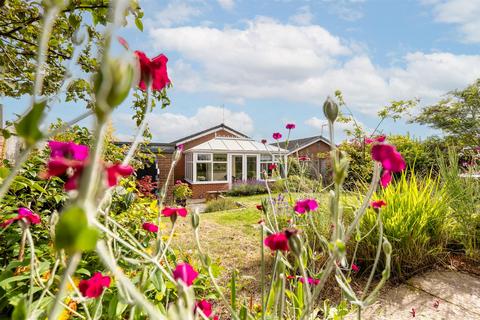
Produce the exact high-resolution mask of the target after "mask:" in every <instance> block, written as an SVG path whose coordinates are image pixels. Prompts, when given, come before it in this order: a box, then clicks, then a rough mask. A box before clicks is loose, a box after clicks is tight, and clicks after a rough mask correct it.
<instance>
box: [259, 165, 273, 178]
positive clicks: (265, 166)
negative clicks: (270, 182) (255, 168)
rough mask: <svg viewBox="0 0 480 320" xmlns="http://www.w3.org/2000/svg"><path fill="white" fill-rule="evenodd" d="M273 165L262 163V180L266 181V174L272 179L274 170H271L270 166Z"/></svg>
mask: <svg viewBox="0 0 480 320" xmlns="http://www.w3.org/2000/svg"><path fill="white" fill-rule="evenodd" d="M271 164H272V163H271V162H270V163H260V179H265V172H266V173H267V177H268V178H269V179H270V178H271V177H272V170H270V168H269V167H270V165H271Z"/></svg>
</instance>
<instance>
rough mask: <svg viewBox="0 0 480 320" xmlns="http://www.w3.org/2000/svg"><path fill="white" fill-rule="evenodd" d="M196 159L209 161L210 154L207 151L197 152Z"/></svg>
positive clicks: (210, 158)
mask: <svg viewBox="0 0 480 320" xmlns="http://www.w3.org/2000/svg"><path fill="white" fill-rule="evenodd" d="M197 160H198V161H210V160H212V155H211V154H208V153H199V154H197Z"/></svg>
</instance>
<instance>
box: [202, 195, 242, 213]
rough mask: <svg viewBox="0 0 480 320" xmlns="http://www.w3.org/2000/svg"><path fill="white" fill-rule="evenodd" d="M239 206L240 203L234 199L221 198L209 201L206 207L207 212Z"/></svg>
mask: <svg viewBox="0 0 480 320" xmlns="http://www.w3.org/2000/svg"><path fill="white" fill-rule="evenodd" d="M237 208H238V205H237V204H236V203H235V201H233V200H232V199H229V198H220V199H216V200H212V201H209V202H207V207H206V208H205V212H216V211H225V210H232V209H237Z"/></svg>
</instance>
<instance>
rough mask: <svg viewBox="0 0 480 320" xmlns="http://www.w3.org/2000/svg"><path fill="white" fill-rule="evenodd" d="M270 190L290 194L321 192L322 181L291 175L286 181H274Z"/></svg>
mask: <svg viewBox="0 0 480 320" xmlns="http://www.w3.org/2000/svg"><path fill="white" fill-rule="evenodd" d="M272 190H273V191H275V192H286V191H287V190H288V191H290V192H302V193H315V192H319V191H320V190H322V181H321V180H312V179H309V178H307V177H304V176H297V175H292V176H289V177H288V178H287V179H279V180H277V181H275V183H274V185H273V187H272Z"/></svg>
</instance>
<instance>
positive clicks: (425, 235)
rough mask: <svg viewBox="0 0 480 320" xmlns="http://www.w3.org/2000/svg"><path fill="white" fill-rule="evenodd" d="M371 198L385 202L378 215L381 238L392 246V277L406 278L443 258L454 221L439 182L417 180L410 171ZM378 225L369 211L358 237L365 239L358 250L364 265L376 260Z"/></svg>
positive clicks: (447, 195)
mask: <svg viewBox="0 0 480 320" xmlns="http://www.w3.org/2000/svg"><path fill="white" fill-rule="evenodd" d="M374 198H377V199H383V200H384V201H385V202H386V203H387V205H386V206H385V207H383V208H382V209H380V212H381V218H382V222H383V235H384V236H385V237H386V238H387V239H388V240H389V241H390V243H391V244H392V247H393V253H392V264H393V265H392V275H394V276H396V277H405V276H409V275H411V274H412V273H414V272H418V271H419V270H422V268H424V267H425V266H428V265H430V264H432V263H433V262H436V261H437V260H438V259H440V258H442V257H443V256H444V254H445V248H446V244H447V242H448V239H449V233H450V232H451V230H452V228H453V226H454V222H453V220H452V216H451V210H450V206H449V204H450V202H449V194H448V192H447V189H446V188H445V187H444V186H442V185H441V184H440V183H439V181H438V180H436V179H433V178H429V177H426V178H424V179H423V180H418V179H417V178H416V176H415V174H413V172H410V174H408V173H404V174H402V175H401V177H400V178H399V179H398V181H396V183H392V184H390V185H389V186H388V187H387V188H385V189H383V190H382V191H381V192H379V193H378V194H377V195H376V196H374ZM377 224H378V223H377V213H376V212H375V211H374V210H373V209H369V210H368V211H367V213H366V214H365V216H364V218H363V220H362V222H361V224H360V234H359V235H358V236H360V237H365V239H363V240H362V241H360V242H359V248H358V256H359V257H361V259H362V260H363V261H364V263H365V265H371V264H372V262H373V261H374V260H375V253H376V246H377V243H378V237H379V235H378V231H377V229H376V226H377ZM372 230H373V231H372ZM357 239H358V238H357ZM382 262H383V263H384V260H383V259H382V260H381V263H382Z"/></svg>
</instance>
